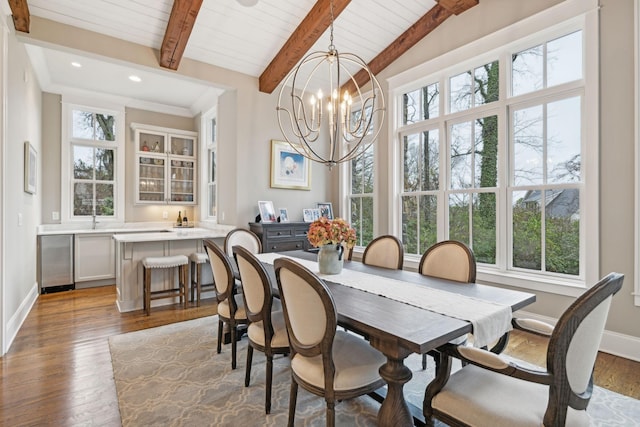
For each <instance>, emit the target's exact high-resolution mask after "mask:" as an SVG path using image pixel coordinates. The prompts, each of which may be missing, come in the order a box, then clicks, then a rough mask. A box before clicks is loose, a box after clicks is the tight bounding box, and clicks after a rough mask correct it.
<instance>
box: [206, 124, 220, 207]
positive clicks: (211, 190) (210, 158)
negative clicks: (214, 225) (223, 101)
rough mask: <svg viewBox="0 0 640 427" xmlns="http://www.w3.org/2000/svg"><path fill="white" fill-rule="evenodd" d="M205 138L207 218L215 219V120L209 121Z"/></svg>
mask: <svg viewBox="0 0 640 427" xmlns="http://www.w3.org/2000/svg"><path fill="white" fill-rule="evenodd" d="M208 124H209V129H208V132H207V133H208V138H207V216H208V217H209V218H216V217H217V216H218V206H217V204H216V201H217V199H216V195H217V194H218V193H217V177H216V169H217V168H216V151H217V150H216V148H217V145H216V128H217V125H216V118H215V117H212V118H211V119H210V120H209V123H208Z"/></svg>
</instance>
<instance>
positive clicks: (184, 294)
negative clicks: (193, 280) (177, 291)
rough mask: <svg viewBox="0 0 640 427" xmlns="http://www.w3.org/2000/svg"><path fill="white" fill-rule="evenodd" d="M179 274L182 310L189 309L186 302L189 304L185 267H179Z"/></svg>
mask: <svg viewBox="0 0 640 427" xmlns="http://www.w3.org/2000/svg"><path fill="white" fill-rule="evenodd" d="M180 272H181V273H182V294H181V295H182V297H183V298H184V306H183V307H184V308H185V309H187V308H188V307H189V305H188V302H189V292H188V290H187V289H188V286H189V284H188V283H187V280H188V277H187V276H188V274H187V265H186V264H185V265H182V266H180Z"/></svg>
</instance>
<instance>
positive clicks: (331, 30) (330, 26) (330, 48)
mask: <svg viewBox="0 0 640 427" xmlns="http://www.w3.org/2000/svg"><path fill="white" fill-rule="evenodd" d="M329 10H330V11H331V23H330V24H329V52H333V51H334V50H336V47H335V46H334V45H333V0H330V1H329Z"/></svg>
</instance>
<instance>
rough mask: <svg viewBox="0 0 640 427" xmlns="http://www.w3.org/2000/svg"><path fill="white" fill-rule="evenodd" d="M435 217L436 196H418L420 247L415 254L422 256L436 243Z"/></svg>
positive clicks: (436, 210)
mask: <svg viewBox="0 0 640 427" xmlns="http://www.w3.org/2000/svg"><path fill="white" fill-rule="evenodd" d="M437 216H438V198H437V196H420V246H419V247H418V251H417V252H416V253H417V254H422V253H423V252H424V251H426V250H427V249H428V248H429V247H430V246H432V245H434V244H435V243H436V242H437V241H438V223H437Z"/></svg>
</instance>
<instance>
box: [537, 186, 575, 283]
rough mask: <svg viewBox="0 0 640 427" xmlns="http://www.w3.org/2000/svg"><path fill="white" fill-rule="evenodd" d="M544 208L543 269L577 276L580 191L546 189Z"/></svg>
mask: <svg viewBox="0 0 640 427" xmlns="http://www.w3.org/2000/svg"><path fill="white" fill-rule="evenodd" d="M546 193H547V197H546V199H547V205H546V207H545V215H546V221H545V226H546V227H545V263H546V270H547V271H552V272H555V273H564V274H572V275H578V274H579V273H580V262H579V260H580V219H579V218H580V192H579V191H578V190H577V189H562V190H547V191H546Z"/></svg>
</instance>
